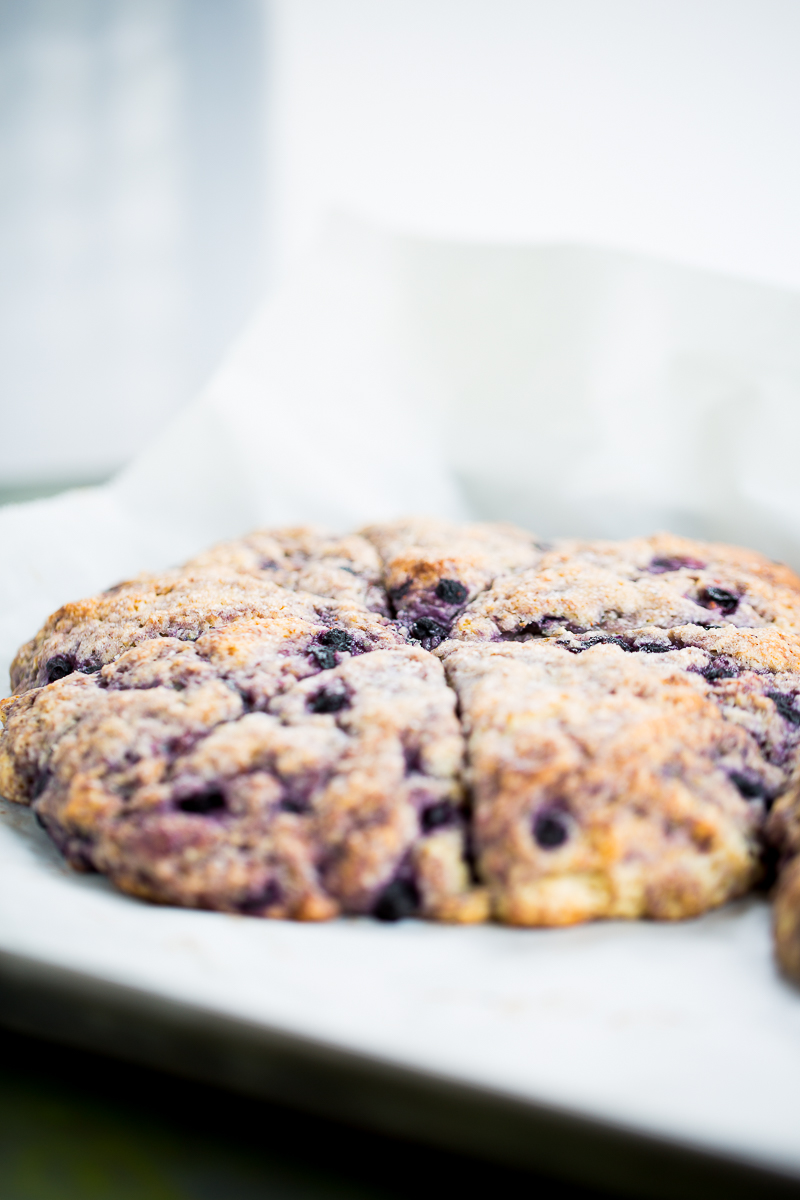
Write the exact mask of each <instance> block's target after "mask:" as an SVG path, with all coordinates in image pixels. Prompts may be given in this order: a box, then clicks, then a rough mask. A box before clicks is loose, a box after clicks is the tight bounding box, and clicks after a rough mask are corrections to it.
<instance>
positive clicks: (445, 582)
mask: <svg viewBox="0 0 800 1200" xmlns="http://www.w3.org/2000/svg"><path fill="white" fill-rule="evenodd" d="M436 595H437V597H438V598H439V600H441V601H443V603H445V604H463V603H464V601H465V600H466V598H467V596H468V595H469V592H468V591H467V589H466V588H465V587H464V585H463V583H459V582H458V580H457V579H440V580H439V582H438V583H437V585H436Z"/></svg>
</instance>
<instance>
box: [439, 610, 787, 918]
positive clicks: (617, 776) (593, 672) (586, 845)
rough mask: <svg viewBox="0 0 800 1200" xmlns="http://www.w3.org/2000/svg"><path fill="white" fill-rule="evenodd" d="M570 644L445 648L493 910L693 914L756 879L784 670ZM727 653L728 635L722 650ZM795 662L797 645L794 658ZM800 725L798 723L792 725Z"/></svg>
mask: <svg viewBox="0 0 800 1200" xmlns="http://www.w3.org/2000/svg"><path fill="white" fill-rule="evenodd" d="M650 632H651V631H643V632H642V634H641V637H640V640H641V645H640V646H639V647H636V646H631V647H627V646H622V645H619V644H615V643H614V642H610V643H609V642H604V641H599V642H598V641H596V640H593V639H591V638H587V639H586V642H585V644H581V641H580V639H578V638H575V637H573V638H572V639H570V640H568V641H567V640H565V641H561V642H557V641H552V640H549V639H540V640H538V641H530V642H526V643H514V642H510V643H489V644H486V643H468V644H463V643H457V642H448V643H446V644H445V645H444V646H443V647H442V648H441V650H440V654H441V655H442V656H443V658H444V661H445V669H446V671H447V674H448V677H449V678H450V680H451V682H452V683H453V686H454V687H455V689H456V692H457V694H458V698H459V707H460V711H461V714H462V724H463V727H464V730H465V733H466V736H467V747H468V750H467V753H468V763H469V767H468V769H469V779H470V783H471V786H472V789H473V792H474V814H473V842H474V850H475V853H476V856H477V863H478V870H479V874H480V875H481V877H482V878H483V879H484V880H485V882H486V883H487V884H488V886H489V888H490V892H491V896H492V904H493V911H494V912H495V914H496V915H497V916H498V917H499V918H500V919H501V920H506V921H510V922H513V923H515V924H521V925H554V924H570V923H573V922H576V921H583V920H586V919H589V918H593V917H641V916H648V917H656V918H662V919H674V918H679V917H687V916H693V915H696V914H697V913H700V912H703V911H705V910H706V909H708V908H711V907H714V906H716V905H718V904H721V903H723V902H724V901H726V900H728V899H730V898H731V897H733V896H736V895H739V894H741V893H742V892H743V891H745V890H746V889H747V888H748V887H749V886H750V885H751V884H752V883H753V882H754V880H755V879H756V878H757V876H758V874H759V869H760V866H759V860H760V845H759V836H758V835H759V830H760V827H761V824H762V822H763V817H764V812H765V810H766V808H767V807H768V805H769V803H770V802H771V801H772V799H773V798H774V797H775V796H776V795H778V794H780V792H781V791H782V790H783V789H785V788H786V786H787V784H788V778H789V768H790V763H791V759H792V754H793V753H794V752H795V751H796V748H797V743H798V740H800V739H799V738H798V732H800V731H798V728H797V725H796V723H795V722H794V721H793V720H788V721H787V720H786V717H785V715H784V713H783V712H782V711H781V703H780V700H778V701H777V702H776V699H773V698H771V697H772V696H773V695H774V696H776V697H777V696H780V697H783V696H784V695H786V696H791V695H793V689H797V688H798V687H800V675H798V674H797V673H796V671H795V672H784V673H781V674H778V675H775V676H772V675H769V676H768V675H766V674H765V673H757V672H755V671H753V670H752V669H749V668H748V666H747V662H746V660H747V652H749V654H750V657H751V658H752V647H747V648H746V653H745V656H744V659H745V661H743V662H741V663H739V661H738V659H737V657H736V653H735V650H736V648H735V647H732V646H731V645H730V644H727V645H726V646H725V650H726V656H725V657H724V658H723V657H722V656H721V655H719V654H717V653H715V652H714V650H713V649H711V648H708V647H705V648H704V647H703V646H702V645H694V644H692V642H693V641H695V640H696V641H698V642H702V639H703V637H704V635H705V634H706V631H702V630H698V631H697V632H698V634H699V637H698V638H697V639H694V638H693V637H692V633H693V631H691V630H685V629H684V630H680V631H676V633H678V634H679V635H680V636H679V637H678V638H676V639H675V642H674V643H670V642H668V643H666V644H665V645H663V646H661V647H659V652H656V653H653V652H652V651H651V650H649V649H647V648H645V646H646V643H645V638H647V637H648V636H649V634H650ZM729 642H730V639H729ZM793 651H794V653H793V656H792V658H793V663H792V665H794V666H795V667H796V666H797V660H798V655H800V639H796V644H795V646H794V647H793ZM798 718H799V719H800V712H798Z"/></svg>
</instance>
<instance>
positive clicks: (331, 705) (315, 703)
mask: <svg viewBox="0 0 800 1200" xmlns="http://www.w3.org/2000/svg"><path fill="white" fill-rule="evenodd" d="M308 707H309V708H310V709H311V711H312V712H315V713H335V712H340V711H341V710H342V709H343V708H349V707H350V699H349V697H348V695H347V693H346V692H338V691H336V692H335V691H333V690H327V691H326V690H323V691H321V692H317V694H316V696H312V698H311V699H310V700H309V702H308Z"/></svg>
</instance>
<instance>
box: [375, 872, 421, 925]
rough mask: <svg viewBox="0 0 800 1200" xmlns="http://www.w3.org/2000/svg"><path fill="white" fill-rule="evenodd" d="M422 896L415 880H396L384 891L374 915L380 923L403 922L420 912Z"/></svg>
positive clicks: (379, 897) (376, 905) (376, 903)
mask: <svg viewBox="0 0 800 1200" xmlns="http://www.w3.org/2000/svg"><path fill="white" fill-rule="evenodd" d="M419 905H420V894H419V889H418V887H417V885H416V884H415V883H414V881H413V879H394V880H392V882H391V883H390V884H389V885H388V886H387V887H385V888H384V889H383V891H382V892H381V894H380V895H379V896H378V899H377V900H376V902H375V906H374V907H373V909H372V915H373V916H374V917H377V919H378V920H379V921H402V920H404V919H405V918H406V917H413V916H414V914H415V913H417V912H419Z"/></svg>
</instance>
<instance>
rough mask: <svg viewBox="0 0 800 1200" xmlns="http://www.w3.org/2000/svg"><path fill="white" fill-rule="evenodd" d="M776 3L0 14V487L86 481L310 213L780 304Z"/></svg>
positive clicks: (243, 301)
mask: <svg viewBox="0 0 800 1200" xmlns="http://www.w3.org/2000/svg"><path fill="white" fill-rule="evenodd" d="M798 49H800V4H797V3H796V2H795V0H546V2H545V0H380V2H376V0H271V2H270V0H229V2H226V3H223V2H222V0H202V2H200V0H198V2H196V3H190V0H107V2H104V3H100V2H99V0H94V2H93V0H80V2H79V0H60V3H58V4H53V3H49V2H48V0H24V2H23V0H8V2H7V3H6V4H5V5H3V9H2V19H1V20H0V182H1V183H2V186H1V187H0V256H2V259H1V261H0V365H2V374H1V375H0V419H1V420H2V429H3V436H2V438H0V488H2V486H3V485H9V484H15V483H20V482H25V481H28V480H34V481H38V480H43V479H56V480H59V479H65V480H66V479H81V478H90V477H95V476H100V475H103V474H105V473H108V472H110V471H112V470H113V469H114V468H116V467H117V466H118V465H121V464H122V463H124V462H125V461H127V460H128V459H129V458H130V457H131V456H132V455H133V454H134V453H135V452H136V451H138V450H139V449H140V448H141V447H142V446H143V445H145V444H147V442H148V441H149V440H150V439H151V438H152V436H153V434H154V433H155V432H157V431H158V430H159V429H160V428H161V426H162V425H163V423H164V422H165V421H166V420H167V419H168V418H169V417H170V416H171V415H172V414H173V413H174V412H175V411H176V410H178V409H179V408H180V407H181V406H182V405H183V404H184V403H185V402H186V401H187V400H188V399H189V398H190V396H191V395H192V393H193V392H194V391H195V390H196V389H197V387H198V386H199V385H200V384H201V383H202V382H203V380H204V378H205V377H206V376H207V374H208V373H209V371H210V370H211V369H212V368H213V366H214V364H215V362H216V361H217V360H218V358H219V357H220V356H221V354H222V352H223V351H224V349H225V347H226V345H227V343H228V342H229V340H230V338H231V336H232V334H233V333H234V332H235V330H236V329H237V328H238V326H239V325H240V324H241V323H242V322H243V320H244V319H245V317H246V315H247V313H248V312H249V311H250V309H251V308H252V306H253V305H254V303H255V301H256V299H257V297H258V296H259V295H260V294H261V293H262V292H263V291H264V290H265V289H266V288H267V287H268V286H269V285H270V284H271V283H272V282H274V281H275V280H276V279H277V278H278V277H280V275H282V274H283V273H285V272H286V271H290V270H291V269H292V267H293V265H294V264H295V263H296V262H297V261H298V259H299V258H301V257H302V256H303V254H304V252H305V250H306V249H307V247H308V246H309V244H310V242H311V241H312V240H313V238H314V236H315V233H316V231H317V230H318V229H319V227H320V225H321V223H322V221H323V218H324V215H325V214H326V212H327V211H328V210H329V209H331V208H336V207H339V208H345V209H350V210H353V211H355V212H356V213H360V214H363V215H366V216H369V217H372V218H373V219H374V220H376V221H378V222H383V223H388V224H390V225H393V226H397V227H400V228H405V229H409V230H413V231H418V232H427V233H432V234H439V235H444V236H451V237H459V238H468V239H483V240H500V241H504V242H511V241H515V240H520V241H538V240H544V241H553V240H567V241H579V242H592V243H598V244H600V245H605V246H612V247H619V248H625V249H634V250H641V251H646V252H652V253H655V254H657V255H661V256H665V257H668V258H672V259H677V260H679V261H682V262H686V263H692V264H697V265H702V266H707V267H712V268H716V269H720V270H723V271H730V272H734V273H740V274H743V275H745V276H749V277H751V278H756V279H761V280H767V281H771V282H777V283H782V284H787V285H789V286H795V287H800V223H799V222H798V220H797V214H798V213H800V155H799V154H798V141H799V139H800V71H798V70H797V59H798Z"/></svg>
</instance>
